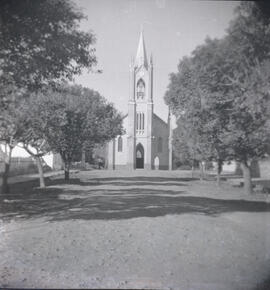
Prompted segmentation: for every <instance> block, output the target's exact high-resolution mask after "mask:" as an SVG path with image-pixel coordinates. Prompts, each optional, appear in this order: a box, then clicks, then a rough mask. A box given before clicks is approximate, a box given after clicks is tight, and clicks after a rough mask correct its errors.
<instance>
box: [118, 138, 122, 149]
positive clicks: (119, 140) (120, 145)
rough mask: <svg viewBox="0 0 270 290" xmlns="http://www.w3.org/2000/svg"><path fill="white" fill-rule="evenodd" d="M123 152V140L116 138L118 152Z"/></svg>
mask: <svg viewBox="0 0 270 290" xmlns="http://www.w3.org/2000/svg"><path fill="white" fill-rule="evenodd" d="M122 151H123V139H122V137H121V136H120V137H118V152H122Z"/></svg>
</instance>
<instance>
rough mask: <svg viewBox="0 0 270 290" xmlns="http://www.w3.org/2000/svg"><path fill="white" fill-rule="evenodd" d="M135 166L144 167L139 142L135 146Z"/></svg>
mask: <svg viewBox="0 0 270 290" xmlns="http://www.w3.org/2000/svg"><path fill="white" fill-rule="evenodd" d="M136 168H144V149H143V146H142V144H141V143H139V144H138V145H137V146H136Z"/></svg>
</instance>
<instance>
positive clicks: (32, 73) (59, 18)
mask: <svg viewBox="0 0 270 290" xmlns="http://www.w3.org/2000/svg"><path fill="white" fill-rule="evenodd" d="M83 18H85V16H84V15H83V13H82V12H81V11H79V9H78V8H77V7H76V6H75V4H74V3H73V2H71V1H69V0H40V1H35V0H1V2H0V27H1V28H0V48H1V49H0V63H1V73H0V83H4V84H6V83H7V81H8V80H10V78H11V79H12V80H13V81H14V82H15V83H16V86H18V87H23V88H27V89H30V90H33V89H36V88H39V87H40V86H41V85H43V84H48V83H49V84H53V83H54V82H55V81H56V80H61V79H62V78H64V79H66V78H68V79H72V77H73V75H75V74H79V73H80V72H81V70H82V68H91V67H92V66H93V65H95V64H96V57H95V55H94V52H95V50H94V48H93V47H92V45H93V44H94V42H95V37H94V35H93V33H92V32H83V31H80V30H79V22H80V21H81V20H82V19H83Z"/></svg>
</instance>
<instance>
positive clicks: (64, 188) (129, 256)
mask: <svg viewBox="0 0 270 290" xmlns="http://www.w3.org/2000/svg"><path fill="white" fill-rule="evenodd" d="M61 178H62V177H61V176H60V177H59V176H58V177H55V178H51V180H49V181H48V184H49V186H48V187H47V188H46V189H44V190H41V189H38V188H37V187H36V186H37V184H38V183H37V182H25V183H17V184H14V185H12V187H11V189H12V194H11V195H10V196H2V197H1V200H0V202H1V203H0V287H2V288H5V287H11V288H124V289H127V288H137V289H138V288H139V289H141V288H148V289H150V288H151V289H180V290H182V289H183V290H186V289H192V290H197V289H198V290H201V289H203V290H221V289H222V290H223V289H224V290H228V289H233V290H234V289H235V290H238V289H243V290H248V289H256V290H258V289H270V223H269V221H270V203H269V197H267V196H266V195H263V194H256V195H252V196H246V195H245V194H244V193H243V189H241V188H233V187H232V186H231V185H229V184H227V183H223V184H222V187H221V188H217V186H216V185H215V183H214V182H213V181H199V180H193V179H191V178H190V173H189V172H179V171H173V172H167V171H152V172H147V171H136V172H135V173H131V172H123V171H114V172H113V171H102V170H100V171H84V172H80V173H76V174H73V175H72V178H71V181H70V182H69V183H68V184H65V183H64V182H63V181H62V179H61Z"/></svg>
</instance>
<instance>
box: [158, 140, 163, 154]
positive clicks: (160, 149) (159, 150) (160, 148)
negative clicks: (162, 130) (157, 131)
mask: <svg viewBox="0 0 270 290" xmlns="http://www.w3.org/2000/svg"><path fill="white" fill-rule="evenodd" d="M158 152H162V138H161V137H158Z"/></svg>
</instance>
